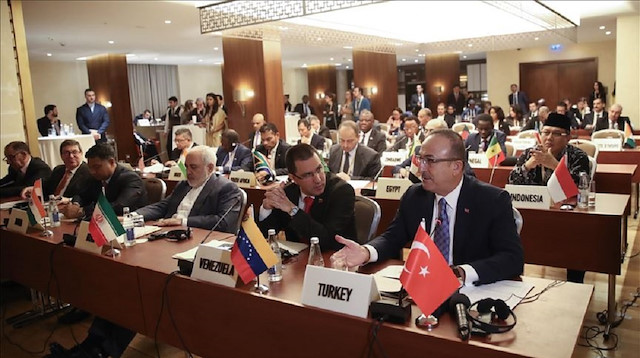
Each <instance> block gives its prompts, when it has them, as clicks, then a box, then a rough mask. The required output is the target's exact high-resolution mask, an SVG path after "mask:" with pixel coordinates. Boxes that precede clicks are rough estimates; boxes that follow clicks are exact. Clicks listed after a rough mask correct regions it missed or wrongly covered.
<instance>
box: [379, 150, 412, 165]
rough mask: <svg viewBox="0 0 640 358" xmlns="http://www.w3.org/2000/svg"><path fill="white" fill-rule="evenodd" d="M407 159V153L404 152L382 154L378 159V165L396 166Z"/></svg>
mask: <svg viewBox="0 0 640 358" xmlns="http://www.w3.org/2000/svg"><path fill="white" fill-rule="evenodd" d="M405 159H407V153H406V151H405V152H382V156H381V157H380V164H382V165H383V166H384V165H398V164H400V163H402V162H404V160H405Z"/></svg>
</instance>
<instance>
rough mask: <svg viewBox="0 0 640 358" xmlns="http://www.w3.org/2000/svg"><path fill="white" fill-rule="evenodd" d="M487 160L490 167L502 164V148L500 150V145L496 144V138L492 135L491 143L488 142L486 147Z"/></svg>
mask: <svg viewBox="0 0 640 358" xmlns="http://www.w3.org/2000/svg"><path fill="white" fill-rule="evenodd" d="M486 154H487V158H489V164H491V166H492V167H495V166H496V165H498V164H500V163H502V161H503V160H504V158H505V156H504V153H503V152H502V148H500V143H498V138H497V137H496V136H495V135H494V136H492V138H491V142H489V147H487V151H486Z"/></svg>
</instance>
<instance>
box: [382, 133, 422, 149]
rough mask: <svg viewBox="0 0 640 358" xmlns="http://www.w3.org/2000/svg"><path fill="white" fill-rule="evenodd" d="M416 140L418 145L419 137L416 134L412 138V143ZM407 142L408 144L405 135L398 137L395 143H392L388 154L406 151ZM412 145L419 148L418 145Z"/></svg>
mask: <svg viewBox="0 0 640 358" xmlns="http://www.w3.org/2000/svg"><path fill="white" fill-rule="evenodd" d="M415 140H417V141H418V143H420V137H419V135H418V134H416V135H415V136H414V141H415ZM407 142H409V138H408V137H407V136H406V135H401V136H400V137H398V139H397V140H396V142H395V143H393V147H391V149H389V151H390V152H397V151H398V150H400V149H406V147H407ZM413 144H414V145H417V146H420V144H416V143H413Z"/></svg>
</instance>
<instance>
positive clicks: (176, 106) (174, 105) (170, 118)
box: [163, 96, 184, 153]
mask: <svg viewBox="0 0 640 358" xmlns="http://www.w3.org/2000/svg"><path fill="white" fill-rule="evenodd" d="M183 110H184V108H183V107H182V106H181V105H180V103H179V102H178V98H176V96H171V97H169V106H168V107H167V113H165V115H164V117H163V119H164V135H165V136H166V137H167V153H170V152H171V147H173V145H172V144H171V142H172V141H173V126H178V125H180V119H181V118H182V117H181V116H182V111H183Z"/></svg>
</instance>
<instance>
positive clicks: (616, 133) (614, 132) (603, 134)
mask: <svg viewBox="0 0 640 358" xmlns="http://www.w3.org/2000/svg"><path fill="white" fill-rule="evenodd" d="M596 138H620V143H624V132H623V131H621V130H618V129H603V130H599V131H597V132H593V134H592V135H591V140H594V139H596Z"/></svg>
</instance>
